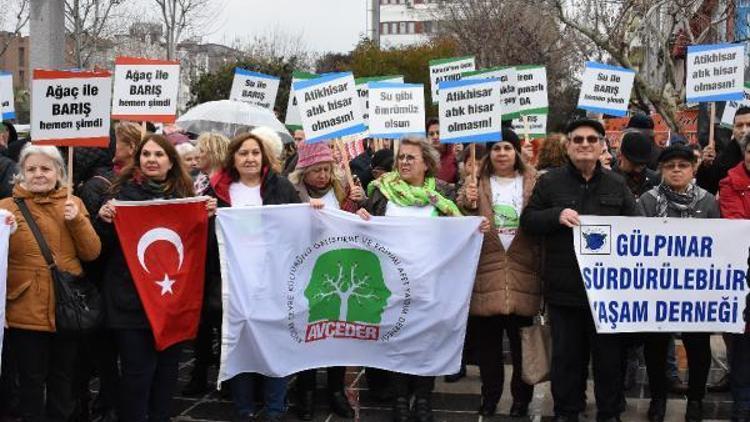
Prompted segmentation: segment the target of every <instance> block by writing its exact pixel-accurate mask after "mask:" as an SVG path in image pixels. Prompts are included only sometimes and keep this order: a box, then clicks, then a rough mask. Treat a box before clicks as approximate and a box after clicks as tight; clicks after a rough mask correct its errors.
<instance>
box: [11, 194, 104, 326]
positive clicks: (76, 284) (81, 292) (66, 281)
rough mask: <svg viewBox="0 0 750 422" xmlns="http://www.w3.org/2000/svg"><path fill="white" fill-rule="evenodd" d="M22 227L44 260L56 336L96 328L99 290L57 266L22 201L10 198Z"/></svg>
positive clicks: (99, 309)
mask: <svg viewBox="0 0 750 422" xmlns="http://www.w3.org/2000/svg"><path fill="white" fill-rule="evenodd" d="M14 200H15V202H16V204H17V205H18V208H19V209H20V210H21V213H22V214H23V217H24V219H25V220H26V224H28V225H29V228H30V229H31V232H32V233H34V237H35V238H36V241H37V243H38V244H39V249H40V250H41V252H42V255H43V256H44V260H45V261H47V267H48V268H49V270H50V273H51V275H52V283H53V285H54V289H55V325H56V327H57V332H58V333H68V334H78V333H83V332H86V331H90V330H93V329H95V328H97V327H98V326H99V325H100V324H101V321H102V316H103V314H104V313H103V309H102V298H101V295H100V294H99V289H98V288H97V287H96V286H95V285H94V283H92V282H91V281H89V280H87V279H86V278H85V277H83V276H76V275H73V274H71V273H69V272H67V271H62V270H60V269H59V268H58V267H57V264H56V263H55V260H54V258H53V257H52V252H50V249H49V246H48V245H47V241H46V240H45V239H44V235H42V232H41V231H40V230H39V226H37V224H36V221H34V217H33V216H32V215H31V212H29V208H28V207H27V206H26V202H24V200H23V199H22V198H14Z"/></svg>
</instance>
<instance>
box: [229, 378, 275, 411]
mask: <svg viewBox="0 0 750 422" xmlns="http://www.w3.org/2000/svg"><path fill="white" fill-rule="evenodd" d="M254 376H255V377H260V379H262V380H263V401H264V402H265V405H266V413H267V414H268V416H279V415H283V414H284V412H285V411H286V382H287V379H286V378H273V377H267V376H264V375H260V374H253V373H250V372H244V373H242V374H238V375H235V376H234V378H232V380H231V381H230V383H231V384H230V386H231V390H232V401H233V402H234V408H235V410H236V411H237V414H238V415H239V416H243V417H244V416H247V415H254V414H256V413H258V411H257V409H256V408H255V397H254V395H253V386H254V385H253V383H254V378H253V377H254Z"/></svg>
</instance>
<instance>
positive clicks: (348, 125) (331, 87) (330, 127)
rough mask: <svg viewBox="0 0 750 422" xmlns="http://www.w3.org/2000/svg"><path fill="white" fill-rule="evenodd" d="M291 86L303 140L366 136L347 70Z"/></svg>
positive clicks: (365, 129)
mask: <svg viewBox="0 0 750 422" xmlns="http://www.w3.org/2000/svg"><path fill="white" fill-rule="evenodd" d="M293 87H294V95H295V97H296V98H297V105H298V107H299V113H300V117H301V119H302V128H303V129H304V130H305V137H306V139H307V141H306V142H308V143H315V142H320V141H324V140H327V139H335V138H343V137H346V138H350V139H356V138H357V137H364V136H365V135H366V133H367V127H366V126H365V125H364V123H363V122H362V112H361V111H360V110H359V100H358V99H357V90H356V88H355V84H354V76H353V75H352V74H351V72H342V73H332V74H327V75H325V76H321V77H319V78H316V79H310V80H306V81H299V82H296V83H294V85H293Z"/></svg>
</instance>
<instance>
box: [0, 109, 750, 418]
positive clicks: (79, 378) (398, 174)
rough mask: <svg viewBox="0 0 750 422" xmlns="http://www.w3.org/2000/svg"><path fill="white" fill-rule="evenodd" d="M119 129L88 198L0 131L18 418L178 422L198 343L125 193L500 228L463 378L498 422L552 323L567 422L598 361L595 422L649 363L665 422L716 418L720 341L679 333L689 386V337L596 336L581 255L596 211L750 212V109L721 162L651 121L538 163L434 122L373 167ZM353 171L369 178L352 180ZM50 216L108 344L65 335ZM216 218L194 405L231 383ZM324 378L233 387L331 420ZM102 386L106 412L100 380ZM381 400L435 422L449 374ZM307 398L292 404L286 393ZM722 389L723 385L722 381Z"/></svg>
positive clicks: (525, 404) (655, 411)
mask: <svg viewBox="0 0 750 422" xmlns="http://www.w3.org/2000/svg"><path fill="white" fill-rule="evenodd" d="M156 132H157V131H156V130H155V128H154V127H150V128H149V130H148V131H147V132H142V127H141V125H139V124H135V123H130V122H118V123H116V124H115V125H114V127H113V130H112V134H111V143H110V147H109V148H108V149H94V148H77V149H76V152H75V156H74V160H73V163H74V164H73V169H72V170H73V171H74V175H75V178H74V186H73V189H74V192H73V193H74V195H71V194H70V192H68V190H69V187H68V186H67V185H66V183H65V180H66V172H67V171H69V170H71V169H66V167H65V164H64V163H65V157H64V156H63V155H62V154H61V151H59V150H58V149H57V148H55V147H51V146H37V145H32V144H30V143H29V142H27V141H26V140H24V139H21V138H19V137H18V135H17V133H16V132H15V130H14V128H13V125H12V124H10V123H4V124H3V130H2V131H1V132H0V144H1V145H0V150H1V151H2V154H0V208H1V209H4V210H7V211H9V212H10V215H9V216H8V217H7V218H6V219H5V224H7V225H9V226H11V233H12V234H11V237H10V249H9V251H10V252H9V257H8V277H7V299H6V330H5V333H6V335H5V344H4V347H3V352H2V377H1V378H0V405H2V409H0V410H2V412H3V414H4V415H5V417H6V418H10V420H22V421H34V422H36V421H61V422H62V421H89V420H92V421H94V420H95V421H102V422H107V421H110V422H113V421H125V422H141V421H152V422H157V421H167V420H169V418H170V415H171V412H172V406H171V402H172V398H173V396H174V395H175V394H176V391H177V388H178V386H177V380H178V369H179V362H180V358H181V355H182V353H183V351H184V348H185V346H186V345H185V344H177V345H174V346H171V347H169V348H167V349H166V350H162V351H157V349H156V347H155V344H154V336H153V333H152V332H151V328H150V326H149V323H148V320H147V318H146V314H145V312H144V310H143V305H142V303H141V300H140V298H139V296H138V293H137V291H136V289H135V286H134V283H133V279H132V277H131V275H130V272H129V270H128V267H127V264H126V262H125V258H124V256H123V252H122V249H121V247H120V243H119V242H118V237H117V231H116V230H115V229H114V225H113V219H114V217H115V213H116V208H115V207H114V206H113V204H112V203H111V202H110V200H111V199H118V200H128V201H147V200H152V199H171V198H184V197H191V196H207V197H209V198H210V199H209V200H208V201H207V202H206V204H207V205H206V212H207V213H208V215H209V217H212V216H213V215H214V214H215V212H216V210H217V208H221V207H232V206H266V205H276V204H291V203H309V204H310V206H312V207H313V208H316V209H321V208H326V209H337V210H342V211H345V212H350V213H356V214H357V215H359V216H360V217H361V218H362V219H363V220H370V218H371V217H372V216H390V217H454V216H461V215H477V216H481V217H483V223H482V225H481V228H480V230H481V231H482V233H483V245H482V249H481V255H480V258H479V264H478V268H477V272H476V280H475V284H474V289H473V294H472V296H471V301H470V303H468V304H467V307H468V310H469V323H468V327H469V329H468V334H467V337H466V340H465V342H466V346H465V356H464V362H463V363H462V368H461V371H460V372H459V373H457V374H452V375H449V376H446V381H447V382H457V381H459V380H460V379H461V378H462V377H463V376H465V373H466V371H465V365H466V363H467V362H468V363H475V364H477V365H478V367H479V374H480V379H481V397H482V400H481V404H480V407H479V409H478V412H479V414H480V415H484V416H492V415H494V414H496V413H497V412H498V409H497V407H498V403H499V402H500V398H501V396H502V394H503V385H504V378H505V374H504V372H505V371H504V365H503V350H502V347H503V344H504V343H503V336H504V335H507V337H508V340H509V342H508V344H509V345H510V354H511V362H512V375H511V382H510V390H511V391H510V394H511V395H512V405H511V407H510V409H509V410H508V413H509V415H510V416H511V417H524V416H526V415H527V414H528V412H529V404H530V402H531V401H532V398H533V397H534V394H533V392H534V386H533V385H529V384H526V383H525V382H524V381H523V379H522V378H521V367H522V362H523V353H522V350H521V340H520V334H519V332H520V329H521V328H522V327H525V326H529V325H531V324H532V319H533V317H534V316H536V315H537V314H538V313H540V311H546V312H547V314H548V316H549V320H550V323H551V327H552V345H553V346H552V363H551V373H550V379H551V392H552V400H553V403H554V420H555V421H558V422H564V421H577V420H578V417H579V414H581V413H582V412H583V411H584V409H585V407H586V385H587V378H588V374H589V366H590V364H591V372H592V375H593V381H594V398H595V401H596V409H597V416H596V417H597V420H599V421H617V420H620V414H621V413H622V412H623V411H624V407H625V404H626V401H625V391H626V390H628V389H629V388H632V384H633V379H634V372H635V371H634V368H635V369H637V367H638V362H639V360H641V359H642V360H643V361H644V362H645V364H646V370H647V375H648V385H649V389H650V406H649V408H648V411H647V412H646V414H644V415H643V417H644V418H647V419H648V420H649V421H663V420H665V419H666V418H667V415H666V413H667V405H666V403H667V394H668V392H669V391H673V392H679V393H682V394H685V395H686V397H687V405H686V411H685V419H686V420H687V421H700V420H702V418H703V399H704V395H705V393H706V390H707V384H708V374H709V370H710V367H711V363H712V354H711V346H710V341H709V339H710V335H711V333H685V334H682V335H681V336H679V337H680V338H681V341H682V344H684V348H685V350H686V352H687V362H688V368H689V381H688V383H687V386H684V385H682V382H681V381H680V379H679V377H678V376H677V370H676V364H675V358H674V356H675V335H674V334H669V333H637V334H630V335H620V334H598V333H597V332H596V329H595V328H594V322H593V319H592V316H591V313H590V309H589V305H588V301H587V298H586V292H585V290H584V284H583V281H582V279H581V275H580V271H579V268H578V263H577V261H576V257H575V253H574V249H573V240H572V233H573V231H572V228H573V227H574V226H576V225H578V224H580V218H579V216H581V215H601V216H644V217H674V218H731V219H748V218H750V142H748V140H750V108H745V107H742V108H740V109H739V110H738V111H737V114H736V117H735V120H734V130H733V136H732V138H731V139H730V140H729V141H727V142H724V143H721V142H719V143H716V144H715V145H714V144H710V145H709V146H707V147H706V148H705V149H701V147H700V146H699V145H697V144H689V143H688V141H687V140H686V139H685V138H684V137H682V136H679V135H676V134H673V135H672V136H671V137H670V142H669V145H665V144H659V143H657V142H656V140H655V134H654V125H653V121H652V120H651V118H650V117H649V116H647V115H642V114H636V115H634V116H633V117H632V118H631V119H630V124H629V125H628V128H627V129H626V130H625V131H624V132H623V133H622V134H621V135H618V136H617V137H616V139H607V137H606V136H605V135H606V133H605V129H604V126H603V125H602V123H601V122H599V121H597V120H592V119H577V120H573V121H571V123H570V124H569V125H568V126H567V128H566V129H565V131H564V132H563V133H559V134H552V135H550V136H549V137H547V138H546V139H545V140H544V142H543V144H542V145H541V147H540V150H539V152H538V154H537V156H536V157H534V152H533V149H532V145H531V143H529V142H523V141H522V140H521V139H519V136H518V135H517V134H516V133H514V132H513V130H512V129H511V128H510V127H503V131H502V140H501V141H497V142H490V143H488V144H486V145H476V146H475V149H474V150H473V151H472V153H471V154H470V153H469V151H470V149H469V148H461V146H460V145H455V146H454V145H448V144H441V143H440V123H439V121H437V120H434V119H431V120H429V121H428V122H427V123H426V126H425V133H426V136H425V137H421V138H420V137H409V138H405V139H402V140H400V141H399V143H398V146H397V147H396V146H395V145H393V146H392V145H391V143H390V141H384V140H365V150H364V152H363V153H362V154H360V155H359V156H356V157H343V156H342V154H343V152H342V151H340V150H338V149H336V148H333V147H332V146H329V145H328V144H326V143H313V144H308V143H306V142H305V134H304V132H303V131H301V130H297V131H294V132H293V133H292V135H293V138H294V144H291V145H289V146H284V145H283V144H282V142H281V138H280V137H279V135H278V134H277V133H275V132H274V131H273V130H270V129H268V128H262V127H261V128H256V129H254V130H253V131H250V132H247V133H244V134H241V135H237V136H235V137H234V138H233V139H231V140H230V139H228V138H227V137H226V136H224V135H222V134H218V133H202V134H183V133H180V132H172V133H165V132H167V131H163V133H162V134H156ZM346 166H348V167H349V169H350V171H351V173H352V174H353V176H352V177H351V178H348V177H347V176H346V171H344V170H345V169H346ZM26 215H30V218H32V219H33V220H34V223H35V224H36V226H37V227H38V230H39V231H40V232H41V234H42V236H43V237H44V238H45V239H46V241H47V243H48V248H49V249H50V250H51V253H52V255H53V256H54V260H55V263H56V265H57V266H58V268H60V269H61V270H64V271H68V272H70V273H73V274H76V275H78V274H84V273H85V274H86V277H87V279H88V281H89V282H91V283H94V284H95V285H96V286H98V288H99V289H100V291H101V295H102V298H103V303H104V308H105V316H106V318H105V321H104V324H103V326H102V327H101V328H99V329H98V330H97V331H96V332H94V333H91V334H87V335H84V336H78V337H70V336H66V335H62V334H60V333H57V332H56V331H57V330H56V324H55V306H54V304H55V294H54V289H53V282H52V277H51V276H50V272H49V270H48V265H47V262H46V261H45V258H44V253H43V251H42V249H43V248H42V247H41V246H40V244H39V243H38V242H37V240H36V237H35V236H36V235H35V227H34V225H33V224H30V223H29V222H28V221H27V220H26ZM213 224H214V221H213V219H212V218H211V219H210V220H209V225H210V226H209V227H210V230H209V240H208V242H209V244H208V247H207V254H206V272H205V287H204V292H205V293H204V299H203V308H202V312H201V322H200V328H199V331H198V335H197V338H196V339H195V340H194V341H193V342H192V351H193V355H194V365H193V368H192V372H191V374H190V380H189V382H188V383H187V384H186V385H184V386H183V389H182V393H183V394H185V395H188V396H191V395H199V394H204V393H206V392H208V391H209V390H210V389H211V388H213V387H217V386H214V385H212V383H211V382H210V381H209V367H211V366H212V365H216V364H217V363H218V353H217V349H218V347H219V344H220V338H219V337H220V332H221V321H222V298H221V294H222V292H221V271H220V265H219V252H218V246H217V239H216V235H215V232H214V230H213ZM725 340H726V343H727V349H728V350H729V353H728V361H729V362H728V364H727V367H728V368H729V373H728V376H727V377H726V380H727V382H728V385H729V387H730V388H731V391H732V397H733V400H734V407H733V413H732V417H733V420H737V421H748V420H750V338H749V337H748V335H747V334H732V335H727V336H725ZM324 369H325V371H324V372H325V374H326V388H325V390H324V391H326V396H327V397H325V399H326V400H327V402H328V404H329V406H330V410H331V411H332V412H333V413H335V414H336V415H338V416H339V417H342V418H353V417H354V415H355V412H354V410H353V408H352V404H351V403H350V402H349V398H348V396H347V394H346V388H345V377H346V368H345V367H330V368H324ZM317 372H318V370H317V369H311V370H308V371H304V372H301V373H299V374H296V375H295V376H294V377H289V378H274V377H267V376H262V375H260V374H251V373H243V374H240V375H237V376H235V377H234V378H233V379H231V380H230V381H228V382H226V383H224V384H223V385H221V386H218V387H220V389H221V391H222V394H225V396H226V397H231V398H232V401H233V403H234V408H235V412H234V413H235V415H236V420H238V421H250V420H256V418H258V417H262V418H263V419H262V420H280V418H281V417H282V416H283V415H284V414H286V413H287V412H288V409H287V406H288V403H290V402H292V403H294V406H293V409H292V410H293V411H294V413H296V416H297V417H298V418H299V419H301V420H312V419H313V418H314V417H315V410H316V406H315V403H316V391H317V386H316V381H317V380H316V378H317V377H316V373H317ZM93 377H98V379H99V389H98V394H97V396H96V398H94V399H92V398H91V396H92V394H91V392H90V391H89V385H90V382H91V380H92V378H93ZM365 378H366V380H367V383H368V387H369V389H370V390H371V392H372V397H373V398H374V399H375V400H378V401H381V402H384V403H389V404H390V405H391V406H392V409H393V420H394V421H403V422H406V421H412V420H416V421H419V422H427V421H432V420H433V413H432V392H433V389H434V386H435V378H434V377H424V376H414V375H409V374H401V373H395V372H388V371H384V370H380V369H374V368H366V369H365ZM290 386H294V387H293V390H294V391H295V394H294V395H290V397H287V390H288V387H290ZM713 387H714V388H715V389H719V388H721V387H719V386H713Z"/></svg>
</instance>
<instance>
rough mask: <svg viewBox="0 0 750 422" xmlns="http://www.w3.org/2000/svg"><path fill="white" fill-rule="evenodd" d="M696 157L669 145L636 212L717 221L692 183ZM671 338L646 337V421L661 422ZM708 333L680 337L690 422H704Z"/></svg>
mask: <svg viewBox="0 0 750 422" xmlns="http://www.w3.org/2000/svg"><path fill="white" fill-rule="evenodd" d="M696 167H697V165H696V156H695V154H694V153H693V150H692V149H691V148H690V147H688V146H686V145H681V144H678V145H672V146H669V147H667V148H666V149H664V151H662V152H661V154H660V155H659V170H661V174H662V182H661V184H660V185H659V186H657V187H655V188H653V189H651V190H650V191H648V192H646V193H644V194H643V195H641V198H640V200H639V203H638V205H639V207H640V208H641V212H642V214H643V215H644V216H646V217H662V218H663V217H674V218H719V217H720V214H719V205H718V203H717V202H716V198H714V196H713V195H711V194H710V193H708V192H707V191H705V190H704V189H702V188H700V187H698V186H697V185H695V184H694V183H693V180H694V179H693V178H694V177H695V171H696ZM669 336H670V334H669V333H648V334H645V335H644V355H645V358H646V372H647V373H648V384H649V388H650V389H651V404H650V405H649V408H648V420H649V421H652V422H653V421H659V422H660V421H663V420H664V415H665V413H666V405H667V389H668V387H667V386H668V383H667V376H666V364H667V345H668V343H669ZM709 338H710V333H683V334H682V343H683V344H684V345H685V350H686V352H687V358H688V367H689V370H690V380H689V382H688V393H687V398H688V402H687V410H686V412H685V420H686V421H688V422H692V421H700V420H702V419H703V416H702V414H703V396H704V395H705V394H706V380H707V379H708V371H709V369H710V367H711V346H710V343H709Z"/></svg>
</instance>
